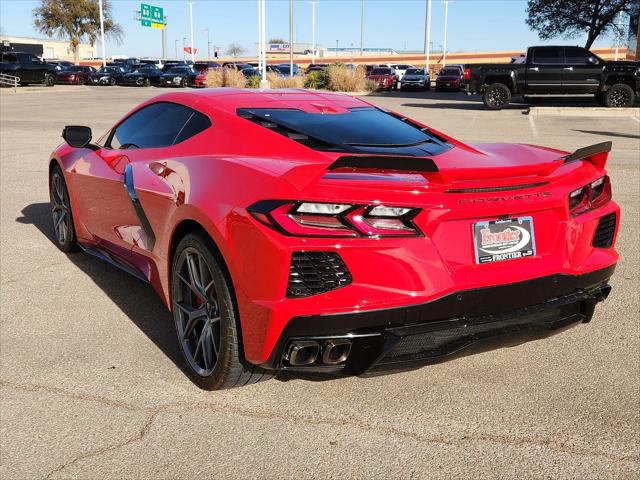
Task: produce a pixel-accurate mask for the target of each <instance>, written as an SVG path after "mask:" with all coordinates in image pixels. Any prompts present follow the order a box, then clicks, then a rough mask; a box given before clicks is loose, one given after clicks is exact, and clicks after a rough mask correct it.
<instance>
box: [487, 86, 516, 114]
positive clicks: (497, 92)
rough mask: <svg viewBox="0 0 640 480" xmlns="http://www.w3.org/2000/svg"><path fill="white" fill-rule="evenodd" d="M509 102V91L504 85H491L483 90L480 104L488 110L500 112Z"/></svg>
mask: <svg viewBox="0 0 640 480" xmlns="http://www.w3.org/2000/svg"><path fill="white" fill-rule="evenodd" d="M510 101H511V90H509V87H507V86H506V85H505V84H504V83H492V84H491V85H489V86H488V87H487V88H485V90H484V94H483V95H482V103H484V106H485V107H486V108H488V109H489V110H501V109H502V108H503V107H505V106H506V105H509V102H510Z"/></svg>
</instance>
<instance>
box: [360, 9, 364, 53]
mask: <svg viewBox="0 0 640 480" xmlns="http://www.w3.org/2000/svg"><path fill="white" fill-rule="evenodd" d="M363 52H364V0H361V2H360V56H362V55H363Z"/></svg>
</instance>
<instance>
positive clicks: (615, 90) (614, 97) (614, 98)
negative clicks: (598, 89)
mask: <svg viewBox="0 0 640 480" xmlns="http://www.w3.org/2000/svg"><path fill="white" fill-rule="evenodd" d="M635 97H636V95H635V93H634V92H633V89H632V88H631V87H630V86H629V85H626V84H624V83H616V84H615V85H612V86H610V87H609V89H608V90H607V91H606V92H604V94H603V97H602V101H603V103H604V106H605V107H608V108H614V107H617V108H621V107H632V106H633V102H634V101H635V99H636V98H635Z"/></svg>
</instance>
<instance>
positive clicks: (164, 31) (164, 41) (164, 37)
mask: <svg viewBox="0 0 640 480" xmlns="http://www.w3.org/2000/svg"><path fill="white" fill-rule="evenodd" d="M162 23H163V24H164V28H163V29H162V58H163V59H164V58H167V16H166V15H165V16H164V19H163V20H162Z"/></svg>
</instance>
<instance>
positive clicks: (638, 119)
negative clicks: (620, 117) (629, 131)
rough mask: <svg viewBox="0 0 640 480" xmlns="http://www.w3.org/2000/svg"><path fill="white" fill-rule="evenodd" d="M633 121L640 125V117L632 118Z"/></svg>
mask: <svg viewBox="0 0 640 480" xmlns="http://www.w3.org/2000/svg"><path fill="white" fill-rule="evenodd" d="M631 119H632V120H635V121H636V122H638V123H640V117H631Z"/></svg>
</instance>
